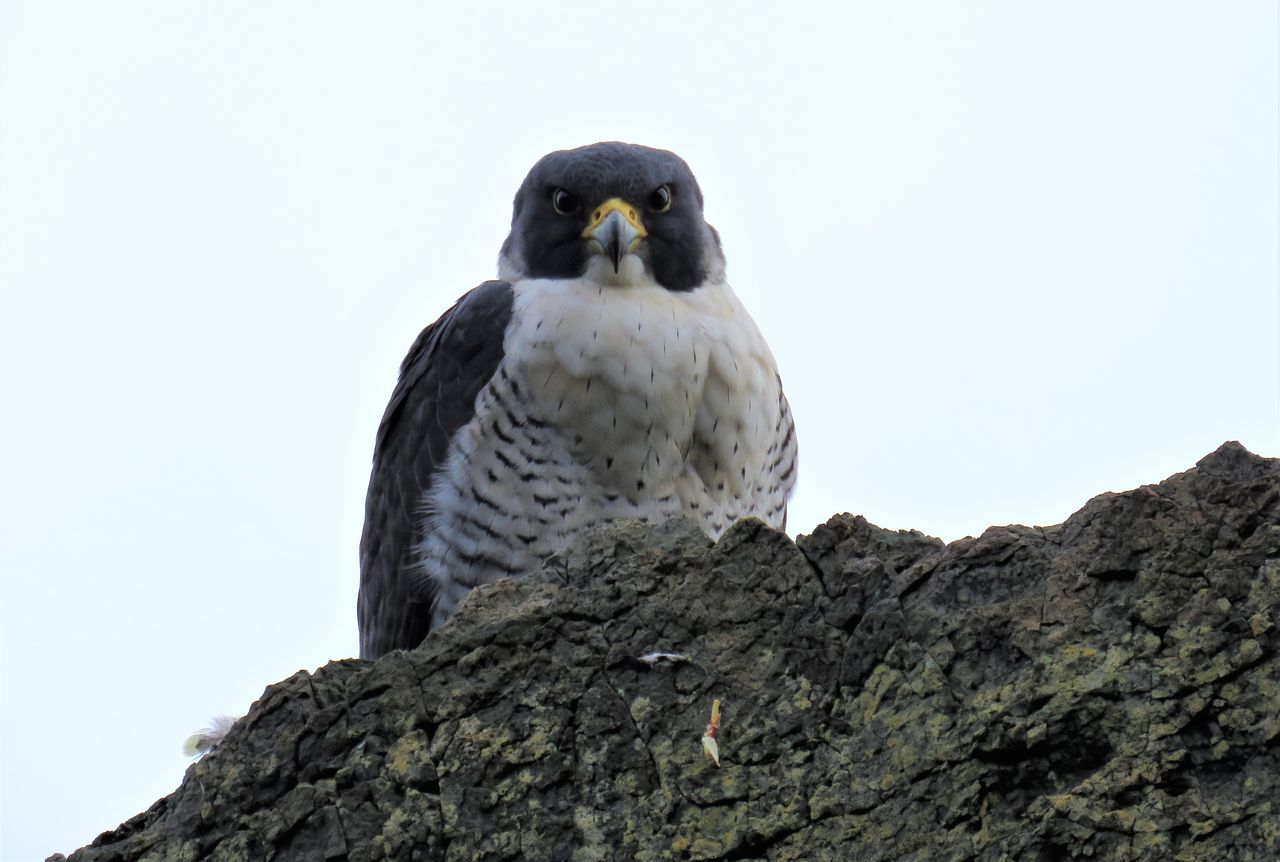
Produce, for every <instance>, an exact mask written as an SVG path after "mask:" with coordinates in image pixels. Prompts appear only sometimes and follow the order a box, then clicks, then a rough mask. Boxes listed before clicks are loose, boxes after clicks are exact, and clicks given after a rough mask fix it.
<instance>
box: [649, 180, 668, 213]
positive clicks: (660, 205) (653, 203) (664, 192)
mask: <svg viewBox="0 0 1280 862" xmlns="http://www.w3.org/2000/svg"><path fill="white" fill-rule="evenodd" d="M649 209H651V210H653V211H654V212H656V213H664V212H666V211H667V210H669V209H671V187H670V186H666V185H661V186H658V187H657V188H656V189H654V190H653V191H652V192H650V193H649Z"/></svg>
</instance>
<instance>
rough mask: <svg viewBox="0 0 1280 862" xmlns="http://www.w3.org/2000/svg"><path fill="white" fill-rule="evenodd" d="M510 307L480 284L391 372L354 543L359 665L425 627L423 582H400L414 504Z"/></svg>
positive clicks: (414, 530) (489, 371) (506, 298)
mask: <svg viewBox="0 0 1280 862" xmlns="http://www.w3.org/2000/svg"><path fill="white" fill-rule="evenodd" d="M511 307H512V291H511V285H509V284H507V283H506V282H502V281H489V282H485V283H484V284H482V285H480V286H479V287H477V288H476V289H475V290H472V291H471V292H470V293H468V294H466V295H465V296H463V297H462V298H461V299H459V300H458V302H457V303H456V304H455V305H454V306H453V308H451V309H449V310H448V311H447V312H445V313H444V314H443V315H442V316H441V317H440V319H439V320H437V321H436V322H435V323H433V324H431V325H430V326H428V327H427V328H426V329H424V330H423V331H422V334H421V335H419V336H418V340H417V341H416V342H415V343H414V345H413V348H412V349H411V350H410V351H409V355H408V356H406V357H405V360H404V362H403V364H402V365H401V366H400V380H399V382H398V383H397V384H396V388H395V392H394V393H393V394H392V396H391V402H390V403H389V404H388V405H387V410H386V413H385V414H384V415H383V417H382V423H381V424H380V425H379V426H378V437H377V443H376V445H375V448H374V454H373V474H372V476H371V477H370V479H369V494H368V497H367V498H366V500H365V521H364V533H363V535H362V536H361V539H360V598H359V602H358V616H359V621H360V655H361V656H363V657H366V658H371V657H376V656H379V655H382V654H383V653H385V652H388V651H389V650H392V649H396V648H400V647H403V646H405V645H408V644H416V643H419V642H420V641H421V640H422V639H423V638H424V637H425V636H426V634H427V630H428V629H429V628H430V626H431V603H432V599H433V595H432V594H431V592H430V589H429V587H425V588H424V584H429V583H430V581H429V580H426V579H410V578H408V577H406V576H405V573H406V571H408V570H409V569H410V568H411V564H412V560H411V554H412V552H413V549H414V548H415V547H416V546H417V545H418V544H419V543H420V542H421V541H422V538H423V537H422V526H423V523H424V521H423V519H422V517H421V516H420V514H421V506H422V500H423V498H424V495H425V493H426V491H427V490H428V489H429V488H430V487H431V483H432V481H433V479H434V477H435V473H436V471H437V470H438V469H439V467H440V466H441V464H442V462H443V460H444V457H445V453H446V452H447V451H448V448H449V442H450V440H451V439H452V438H453V435H454V434H455V433H456V432H457V430H458V429H459V428H461V427H462V426H463V425H465V424H466V423H467V422H468V421H470V419H471V417H472V416H473V415H474V413H475V401H476V395H477V394H478V393H479V392H480V390H481V389H482V388H483V387H484V385H485V384H486V383H488V382H489V379H490V378H491V377H493V374H494V371H495V370H496V369H497V367H498V363H499V362H500V361H501V360H502V338H503V333H504V331H505V330H506V327H507V324H508V322H510V320H511Z"/></svg>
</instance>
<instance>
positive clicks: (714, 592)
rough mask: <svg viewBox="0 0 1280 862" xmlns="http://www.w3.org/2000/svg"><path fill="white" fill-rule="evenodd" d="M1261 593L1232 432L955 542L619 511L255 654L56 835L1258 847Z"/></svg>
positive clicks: (503, 854)
mask: <svg viewBox="0 0 1280 862" xmlns="http://www.w3.org/2000/svg"><path fill="white" fill-rule="evenodd" d="M1278 605H1280V460H1269V459H1263V458H1259V457H1257V456H1254V455H1252V454H1250V453H1249V452H1247V451H1245V450H1244V449H1243V448H1241V447H1240V446H1239V445H1237V444H1234V443H1228V444H1226V445H1224V446H1223V447H1222V448H1220V449H1219V450H1218V451H1216V452H1214V453H1213V454H1212V455H1209V456H1208V457H1206V458H1205V459H1204V460H1202V461H1201V462H1200V463H1199V464H1198V465H1197V466H1196V468H1194V469H1192V470H1189V471H1187V472H1185V473H1181V474H1179V475H1176V476H1173V477H1171V478H1170V479H1167V480H1166V481H1164V482H1162V483H1160V484H1158V485H1151V486H1145V487H1142V488H1139V489H1137V490H1134V491H1129V492H1126V493H1122V494H1104V495H1102V496H1100V497H1097V498H1095V499H1093V500H1091V501H1090V502H1089V503H1088V504H1087V505H1086V506H1085V507H1084V509H1082V510H1081V511H1080V512H1078V513H1077V514H1076V515H1074V516H1072V517H1071V518H1070V519H1069V520H1068V521H1067V522H1066V523H1064V524H1061V525H1058V526H1054V527H1044V528H1029V527H996V528H991V529H989V530H987V531H986V532H985V533H984V534H983V535H982V536H980V537H978V538H969V539H963V540H960V541H957V542H953V543H951V544H950V545H944V544H943V543H942V542H940V541H938V540H937V539H932V538H929V537H928V536H925V535H923V534H920V533H916V532H894V531H888V530H882V529H879V528H877V527H875V526H873V525H871V524H869V523H867V522H866V521H865V520H864V519H862V518H858V517H850V516H848V515H841V516H837V517H834V518H832V519H831V520H830V521H829V522H828V523H827V524H825V525H823V526H821V527H819V528H818V529H817V530H815V531H814V533H813V535H811V536H807V537H801V539H800V540H799V542H798V544H796V543H793V542H791V541H790V540H789V539H788V538H787V537H786V536H784V535H782V534H781V533H777V532H774V531H771V530H769V529H768V528H766V527H764V526H762V525H761V524H759V523H758V522H744V523H741V524H739V525H738V526H736V527H735V528H734V529H733V530H731V531H730V532H729V533H728V534H727V535H726V536H725V537H724V538H723V539H722V540H721V541H720V542H719V543H717V544H714V545H713V544H712V543H710V542H709V541H708V540H707V539H705V538H704V537H703V536H702V535H701V533H699V532H698V531H697V529H696V528H695V527H693V526H692V525H690V524H688V523H684V522H675V523H672V524H668V525H665V526H662V527H657V528H652V527H646V526H644V525H641V524H637V523H626V524H620V525H616V526H614V527H610V528H607V529H605V530H602V531H598V532H596V533H593V534H591V535H590V536H589V537H588V538H587V539H586V540H585V541H584V542H582V543H581V544H579V545H578V546H576V547H574V548H573V549H572V550H571V551H570V552H568V553H567V554H565V555H563V556H562V557H559V558H556V559H553V560H552V561H551V562H550V563H549V564H548V565H547V567H546V568H545V569H544V570H543V571H542V572H540V573H538V574H536V575H533V576H530V577H528V578H524V579H521V580H511V581H503V582H499V583H497V584H495V585H493V586H491V587H486V588H482V589H480V590H477V591H476V592H475V593H474V594H473V595H472V596H471V597H470V598H469V599H468V601H467V602H466V603H465V604H464V606H463V607H462V609H461V610H460V611H459V613H458V614H457V615H456V616H455V618H454V619H453V621H451V623H450V624H449V625H447V626H445V627H444V628H442V629H441V630H439V631H438V632H435V633H433V634H432V635H431V637H429V638H428V639H427V642H426V643H425V644H424V645H423V646H422V647H421V648H420V649H418V650H416V651H414V652H410V653H393V654H391V655H389V656H387V657H385V658H384V659H382V660H380V661H378V662H376V663H365V662H359V661H354V660H349V661H339V662H333V663H330V664H329V665H327V666H325V667H323V668H321V669H320V670H318V671H317V672H315V673H313V674H308V673H298V674H296V675H294V676H293V677H291V678H289V679H287V680H285V681H283V682H281V683H279V684H277V685H274V686H271V687H270V688H269V689H267V691H266V693H265V694H264V695H263V697H262V699H261V700H260V701H258V703H256V704H255V705H254V707H253V709H252V711H251V712H250V714H249V715H248V716H247V717H246V718H245V719H243V720H242V721H240V722H239V723H238V724H237V725H236V726H235V728H234V729H233V730H232V732H231V734H230V735H229V736H228V738H227V739H226V741H225V742H224V743H223V745H222V747H220V748H219V749H218V750H217V751H215V752H214V753H213V754H212V755H211V756H209V757H206V758H205V759H204V760H202V761H200V762H199V763H196V764H194V765H193V766H192V767H191V768H190V769H189V770H188V772H187V775H186V778H185V779H184V781H183V783H182V786H181V787H179V788H178V790H176V791H175V792H174V793H173V794H172V795H170V796H168V797H166V798H164V799H161V800H160V801H158V802H157V803H156V804H155V805H153V806H152V807H151V809H150V810H148V811H146V812H144V813H142V814H140V815H138V816H137V817H135V818H133V819H132V820H130V821H128V822H127V823H125V824H124V825H122V826H121V827H120V828H118V829H116V830H115V831H113V832H108V833H105V834H104V835H102V836H101V837H99V838H98V839H97V841H95V842H94V843H93V845H91V846H89V847H86V848H83V849H81V850H79V851H77V852H76V853H74V854H73V855H72V856H71V859H72V860H75V862H90V860H96V862H107V860H112V862H115V860H139V859H141V860H189V862H197V860H240V859H255V860H256V859H263V860H267V859H275V860H321V859H338V860H350V862H366V860H367V862H372V860H380V859H394V860H458V862H461V860H503V859H510V860H526V859H527V860H566V862H589V860H614V859H637V860H651V859H652V860H660V859H671V860H685V859H688V860H730V859H735V860H765V859H767V860H779V862H780V860H821V859H833V860H834V859H840V860H844V859H859V860H907V859H910V860H935V859H937V860H970V859H972V860H1002V859H1011V860H1014V859H1016V860H1023V859H1025V860H1063V859H1077V858H1088V859H1095V860H1137V859H1161V860H1249V859H1257V860H1275V859H1278V858H1280V802H1278V801H1277V800H1278V799H1280V743H1278V740H1280V659H1278V658H1277V652H1278V648H1280V634H1277V628H1276V623H1277V621H1278V619H1280V607H1278ZM654 652H669V653H676V654H679V656H682V657H677V658H674V659H672V658H668V659H662V660H655V659H654V658H653V657H652V656H649V654H651V653H654ZM642 656H649V657H648V658H647V659H641V658H640V657H642ZM714 699H720V700H721V701H722V725H721V729H720V732H719V736H718V743H719V750H720V757H721V765H720V766H719V767H718V768H717V767H716V766H715V765H714V764H713V763H712V762H711V760H710V759H709V758H708V756H707V755H706V754H705V752H704V751H703V747H702V744H701V738H702V734H703V731H704V730H705V729H706V726H707V723H708V721H709V718H710V713H711V704H712V701H713V700H714Z"/></svg>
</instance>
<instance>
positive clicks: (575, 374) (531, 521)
mask: <svg viewBox="0 0 1280 862" xmlns="http://www.w3.org/2000/svg"><path fill="white" fill-rule="evenodd" d="M514 290H515V306H514V311H513V315H512V323H511V325H510V326H509V327H508V330H507V334H506V339H505V342H504V352H505V358H504V359H503V362H502V364H501V366H500V368H499V372H498V374H497V375H496V376H495V379H494V381H493V383H492V384H491V385H490V386H489V387H487V388H486V389H485V390H483V391H482V392H481V394H480V396H479V397H478V399H477V403H476V407H477V412H476V416H475V418H474V419H473V420H472V421H471V422H470V423H468V424H467V425H466V426H465V427H464V428H463V430H462V432H461V433H460V434H459V435H458V437H457V439H456V440H455V443H454V445H453V446H452V447H451V449H450V453H449V457H448V458H447V459H446V463H445V467H444V469H443V471H442V477H441V478H442V479H447V481H441V480H440V479H438V480H437V481H436V483H435V486H434V488H433V491H432V493H431V494H430V495H429V499H428V500H427V501H426V502H427V503H428V513H429V515H428V516H429V517H430V519H431V522H432V523H431V524H429V525H428V526H429V527H430V529H429V530H428V538H427V540H426V541H425V542H424V544H423V547H422V549H421V550H422V554H421V556H420V560H421V564H422V565H423V566H424V568H425V569H426V571H425V572H424V574H429V575H430V576H431V577H433V578H434V579H435V581H436V583H437V596H438V602H439V607H438V610H437V622H439V621H442V620H443V618H444V617H446V616H447V615H448V613H449V612H451V611H452V608H453V605H454V604H455V603H456V601H457V600H458V599H460V598H461V596H462V595H463V594H465V593H466V591H467V590H469V589H470V588H471V587H473V586H475V585H476V584H477V583H482V582H485V581H489V580H493V579H495V578H497V577H501V576H502V575H505V574H512V573H522V572H526V571H528V570H531V569H533V568H536V566H537V564H538V563H539V562H540V561H541V560H542V559H544V558H545V557H546V556H549V555H550V554H552V553H554V552H556V551H559V550H562V549H563V548H564V547H565V546H566V545H567V544H568V543H569V541H571V539H572V538H573V536H574V535H576V534H577V533H578V532H580V531H581V530H583V529H585V528H586V527H588V526H590V525H592V524H594V523H598V522H600V521H603V520H609V519H613V518H619V517H641V518H645V519H648V520H654V521H657V520H665V519H666V518H669V517H672V516H675V515H678V514H684V515H687V516H689V517H692V518H693V519H695V520H696V521H698V522H699V523H700V524H701V526H702V527H703V529H704V531H705V532H707V533H708V535H711V536H712V537H718V536H719V535H720V534H721V533H722V532H724V530H726V529H727V528H728V527H729V526H730V524H732V523H733V522H734V521H736V520H737V519H738V518H741V517H744V516H747V515H755V516H757V517H760V518H762V519H763V520H765V521H766V522H768V523H771V524H773V525H774V526H779V527H780V526H782V521H783V519H784V517H785V503H786V497H787V496H788V495H789V493H790V490H791V487H792V486H793V484H794V480H795V442H794V434H793V432H792V426H791V418H790V415H789V411H788V410H787V406H786V401H785V399H784V398H783V395H782V392H781V387H780V384H779V381H778V375H777V370H776V366H775V363H774V360H773V356H772V354H771V353H770V352H769V348H768V346H767V345H766V344H765V342H764V338H763V337H762V336H761V334H760V332H759V330H758V329H757V328H756V326H755V324H754V322H753V321H752V320H751V318H750V317H749V316H748V315H747V313H746V310H745V309H744V308H743V307H742V305H741V303H740V302H739V301H738V299H737V297H736V296H735V295H734V294H733V291H732V290H731V289H730V288H729V286H728V285H727V284H724V283H715V284H709V285H705V286H703V287H700V288H698V289H696V290H693V291H689V292H683V293H682V292H673V291H669V290H666V289H664V288H662V287H659V286H657V285H655V284H652V283H648V282H641V283H634V282H633V283H632V284H630V285H628V286H625V287H620V286H614V285H605V284H601V283H599V282H597V281H594V280H591V279H580V280H573V281H560V280H525V281H521V282H518V283H516V284H515V285H514ZM513 465H514V468H513ZM784 473H785V475H784Z"/></svg>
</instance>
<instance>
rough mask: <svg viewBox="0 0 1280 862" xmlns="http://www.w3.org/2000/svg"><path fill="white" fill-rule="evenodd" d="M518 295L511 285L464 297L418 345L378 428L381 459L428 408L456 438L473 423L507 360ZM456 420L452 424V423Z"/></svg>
mask: <svg viewBox="0 0 1280 862" xmlns="http://www.w3.org/2000/svg"><path fill="white" fill-rule="evenodd" d="M513 303H514V290H513V287H512V284H511V283H510V282H508V281H486V282H484V283H482V284H481V285H479V286H478V287H475V288H473V289H471V290H469V291H468V292H467V293H465V294H463V295H462V296H461V297H460V298H459V299H458V301H457V302H455V303H454V304H453V306H452V307H451V308H450V309H449V310H448V311H446V312H445V313H444V314H442V315H440V318H439V319H438V320H436V321H435V322H434V323H432V324H430V325H429V326H427V327H426V328H425V329H423V330H422V332H421V333H419V335H418V337H417V339H415V340H414V342H413V346H412V347H410V348H409V352H408V353H407V354H406V355H405V357H404V360H403V361H402V362H401V363H400V375H399V379H398V380H397V382H396V387H395V390H394V391H393V392H392V393H391V400H390V401H389V402H388V403H387V409H386V411H385V412H384V413H383V415H382V421H381V423H379V425H378V435H377V439H376V442H375V453H376V452H380V451H382V450H383V448H384V447H385V445H386V444H387V440H388V437H389V436H390V435H392V434H393V432H394V431H395V430H396V429H398V428H402V427H403V426H404V424H405V423H404V420H405V419H409V420H411V421H412V420H419V419H422V418H425V417H423V416H421V415H417V414H420V413H421V412H422V409H423V408H424V407H427V408H429V409H430V410H431V411H432V412H435V413H436V414H441V413H443V414H447V417H446V416H441V415H437V416H436V417H434V418H435V419H436V423H435V424H438V426H442V427H444V428H446V429H449V430H450V432H451V431H452V430H454V429H456V428H457V426H458V425H460V424H463V423H464V422H465V421H466V419H468V418H469V413H470V410H471V408H472V406H473V404H474V401H475V396H476V394H477V393H478V392H479V391H480V389H481V388H482V387H483V386H484V384H485V383H486V382H487V381H488V379H489V378H490V377H491V376H492V375H493V373H494V370H495V369H496V368H497V366H498V364H499V363H500V362H501V360H502V345H503V336H504V334H505V332H506V328H507V325H508V323H510V321H511V314H512V307H513ZM451 420H452V421H451Z"/></svg>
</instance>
